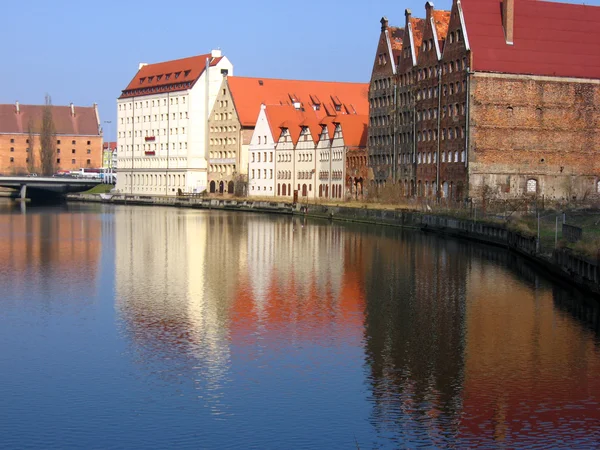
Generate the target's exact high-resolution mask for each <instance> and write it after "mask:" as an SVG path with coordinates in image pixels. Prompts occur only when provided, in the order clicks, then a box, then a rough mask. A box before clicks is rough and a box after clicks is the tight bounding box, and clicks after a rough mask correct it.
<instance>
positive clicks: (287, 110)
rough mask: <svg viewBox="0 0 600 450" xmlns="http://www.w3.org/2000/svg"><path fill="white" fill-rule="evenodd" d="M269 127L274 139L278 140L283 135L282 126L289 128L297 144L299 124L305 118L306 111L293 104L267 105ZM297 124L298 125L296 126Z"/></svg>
mask: <svg viewBox="0 0 600 450" xmlns="http://www.w3.org/2000/svg"><path fill="white" fill-rule="evenodd" d="M265 114H266V116H267V121H268V122H269V128H271V135H272V136H273V140H274V141H275V142H277V140H278V139H279V136H280V135H281V128H287V129H288V130H289V132H290V135H291V136H292V142H293V143H294V144H295V143H296V142H298V138H299V137H300V126H299V124H300V123H301V122H302V121H303V120H304V112H303V111H301V110H298V109H296V108H294V107H293V106H291V105H267V106H266V108H265ZM295 125H297V126H295Z"/></svg>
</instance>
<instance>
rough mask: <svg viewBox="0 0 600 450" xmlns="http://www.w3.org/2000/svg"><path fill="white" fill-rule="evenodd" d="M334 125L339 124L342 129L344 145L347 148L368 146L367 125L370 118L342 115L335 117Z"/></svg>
mask: <svg viewBox="0 0 600 450" xmlns="http://www.w3.org/2000/svg"><path fill="white" fill-rule="evenodd" d="M333 123H339V124H340V125H341V127H342V135H343V136H344V144H345V145H346V146H347V147H366V146H367V124H368V123H369V116H365V115H357V114H355V115H341V116H336V117H333Z"/></svg>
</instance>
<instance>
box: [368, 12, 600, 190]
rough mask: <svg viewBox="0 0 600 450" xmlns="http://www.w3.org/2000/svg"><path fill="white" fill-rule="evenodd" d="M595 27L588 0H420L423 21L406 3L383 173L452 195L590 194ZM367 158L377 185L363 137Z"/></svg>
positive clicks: (594, 147)
mask: <svg viewBox="0 0 600 450" xmlns="http://www.w3.org/2000/svg"><path fill="white" fill-rule="evenodd" d="M500 6H501V7H500ZM599 24H600V8H598V7H590V6H584V5H572V4H561V3H554V2H547V1H531V0H503V1H502V2H501V5H499V4H498V2H497V1H496V0H454V1H453V4H452V9H451V11H436V10H435V9H434V7H433V4H432V3H430V2H427V3H426V5H425V19H416V18H414V17H412V13H411V11H410V10H406V12H405V26H404V35H403V36H404V37H403V39H402V49H401V53H400V56H399V60H398V61H397V62H398V64H397V67H396V80H397V81H396V86H397V87H396V95H395V97H394V98H396V101H395V103H394V104H393V105H392V106H391V107H389V110H390V111H392V110H395V111H396V114H397V117H396V124H397V125H396V128H395V135H396V142H398V145H397V147H396V150H395V151H394V158H393V161H395V162H396V164H395V165H394V167H393V170H389V171H388V172H387V173H386V175H387V181H392V182H397V183H399V190H400V191H401V192H402V193H404V194H405V195H408V196H418V197H425V198H436V197H441V198H450V199H453V200H457V201H461V200H464V199H466V198H472V199H478V198H480V197H481V196H482V195H484V194H483V193H484V192H486V193H487V194H489V195H494V196H498V197H517V196H521V195H523V194H532V195H543V196H545V197H546V198H553V199H570V198H573V197H579V198H581V197H583V196H586V195H589V194H591V193H592V192H597V191H598V190H599V189H600V183H599V181H600V178H599V175H600V172H599V169H600V160H599V159H598V156H597V153H598V150H599V149H600V144H599V143H600V138H599V136H600V133H599V131H600V108H599V107H598V98H600V31H598V30H600V27H598V25H599ZM371 106H373V105H371ZM375 112H376V110H373V108H372V110H371V115H373V114H374V113H375ZM369 133H370V134H369V135H370V136H371V135H372V134H374V133H371V131H370V132H369ZM369 157H370V160H371V161H372V164H373V166H374V167H375V169H374V178H373V180H374V181H375V182H377V183H381V182H382V175H384V173H383V172H379V173H378V171H377V167H378V163H382V162H385V159H383V160H382V158H380V155H379V153H378V149H377V147H374V146H373V145H372V142H371V141H369ZM487 194H486V195H487Z"/></svg>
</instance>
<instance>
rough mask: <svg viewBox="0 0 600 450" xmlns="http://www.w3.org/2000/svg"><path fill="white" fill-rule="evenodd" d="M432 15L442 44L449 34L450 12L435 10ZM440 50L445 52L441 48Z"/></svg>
mask: <svg viewBox="0 0 600 450" xmlns="http://www.w3.org/2000/svg"><path fill="white" fill-rule="evenodd" d="M432 15H433V23H434V24H435V31H436V33H437V38H438V41H440V42H441V41H443V40H444V39H446V35H447V34H448V25H450V11H444V10H434V11H433V12H432ZM440 50H443V48H441V47H440Z"/></svg>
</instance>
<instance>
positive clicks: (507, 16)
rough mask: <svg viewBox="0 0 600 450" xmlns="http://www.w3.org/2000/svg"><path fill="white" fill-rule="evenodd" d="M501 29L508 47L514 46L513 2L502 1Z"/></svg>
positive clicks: (508, 0)
mask: <svg viewBox="0 0 600 450" xmlns="http://www.w3.org/2000/svg"><path fill="white" fill-rule="evenodd" d="M502 27H503V28H504V36H505V37H506V43H507V44H508V45H513V44H514V31H515V0H502Z"/></svg>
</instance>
